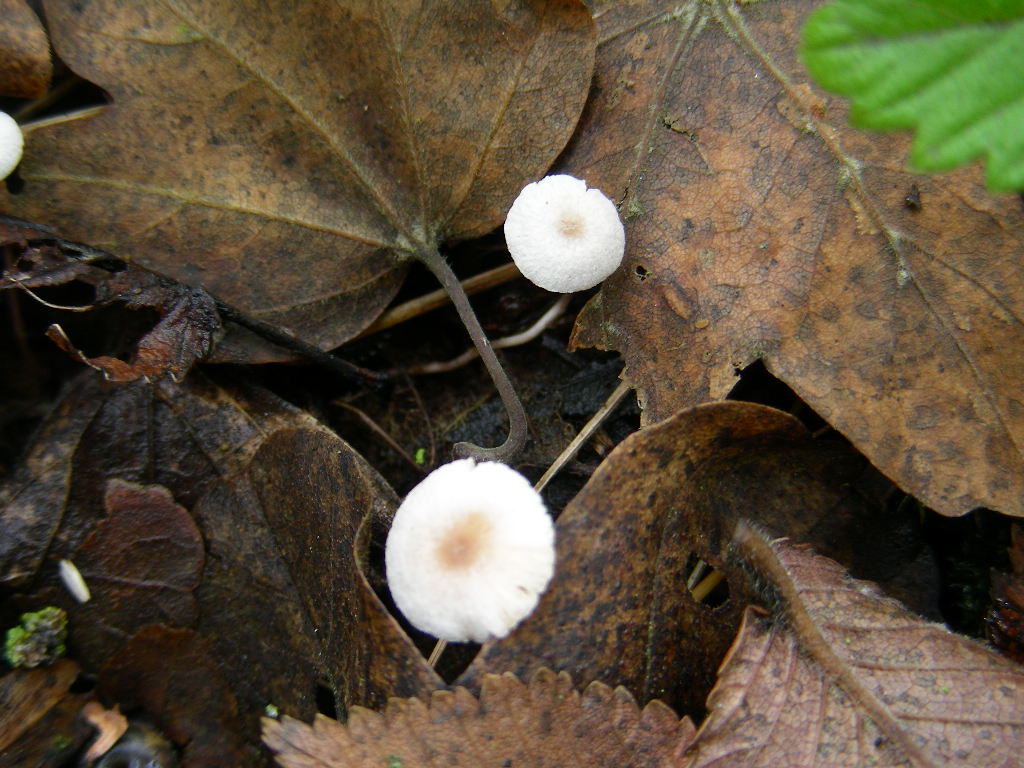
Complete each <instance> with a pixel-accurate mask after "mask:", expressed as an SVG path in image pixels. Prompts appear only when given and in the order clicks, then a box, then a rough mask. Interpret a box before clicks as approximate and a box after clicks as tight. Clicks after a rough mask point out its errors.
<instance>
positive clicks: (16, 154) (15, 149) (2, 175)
mask: <svg viewBox="0 0 1024 768" xmlns="http://www.w3.org/2000/svg"><path fill="white" fill-rule="evenodd" d="M24 146H25V139H24V137H23V136H22V135H21V128H20V127H19V126H18V123H17V122H16V121H15V119H14V118H13V117H11V116H10V115H8V114H7V113H6V112H0V179H6V178H7V177H8V176H10V175H11V171H13V170H14V169H15V167H16V166H17V165H18V163H20V162H21V150H22V148H23V147H24Z"/></svg>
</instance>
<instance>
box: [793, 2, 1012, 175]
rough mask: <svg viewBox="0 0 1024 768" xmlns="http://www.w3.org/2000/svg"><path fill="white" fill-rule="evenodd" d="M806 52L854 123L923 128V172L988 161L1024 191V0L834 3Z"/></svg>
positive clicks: (810, 26)
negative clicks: (841, 99)
mask: <svg viewBox="0 0 1024 768" xmlns="http://www.w3.org/2000/svg"><path fill="white" fill-rule="evenodd" d="M801 56H802V58H803V60H804V63H805V64H806V65H807V68H808V69H809V70H810V72H811V74H812V75H813V76H814V78H815V79H816V80H817V81H818V82H819V83H820V84H821V85H822V87H824V88H826V89H828V90H830V91H833V92H835V93H838V94H840V95H842V96H846V97H848V98H850V100H851V101H852V106H851V109H850V120H851V122H853V123H854V124H855V125H858V126H860V127H863V128H869V129H873V130H880V131H893V130H901V129H907V128H913V129H916V130H917V136H916V138H915V140H914V145H913V149H912V150H911V156H910V161H911V164H912V165H913V166H914V167H915V168H917V169H918V170H921V171H933V172H934V171H944V170H948V169H950V168H953V167H955V166H958V165H963V164H964V163H968V162H971V161H973V160H975V159H977V158H979V157H984V158H985V164H986V181H987V183H988V186H989V187H990V188H991V189H994V190H1013V189H1017V190H1022V189H1024V130H1022V126H1024V0H914V2H893V0H835V2H832V3H829V4H828V5H826V6H824V7H822V8H820V9H818V10H817V11H816V12H815V13H814V14H812V15H811V17H810V18H809V19H808V21H807V24H806V25H805V26H804V29H803V46H802V48H801Z"/></svg>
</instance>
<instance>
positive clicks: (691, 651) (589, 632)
mask: <svg viewBox="0 0 1024 768" xmlns="http://www.w3.org/2000/svg"><path fill="white" fill-rule="evenodd" d="M866 471H867V472H868V473H869V474H870V469H869V468H867V467H866V462H865V461H864V459H863V458H862V457H860V456H858V455H856V454H855V453H854V452H852V451H850V450H849V448H848V447H846V446H843V445H841V444H835V443H828V442H823V441H820V440H812V439H811V438H810V437H809V436H808V435H807V433H806V431H805V430H804V428H803V427H802V426H801V425H800V424H799V422H797V421H796V420H795V419H794V418H792V417H791V416H789V415H788V414H785V413H782V412H781V411H777V410H774V409H772V408H767V407H764V406H760V405H753V404H750V403H741V402H732V401H730V402H724V403H712V404H708V405H705V406H700V407H698V408H694V409H689V410H686V411H682V412H680V413H679V414H676V415H675V416H674V417H673V418H671V419H668V420H666V421H664V422H662V423H660V424H657V425H654V426H651V427H648V428H647V429H644V430H641V431H640V432H638V433H636V434H634V435H631V436H630V437H629V438H627V439H626V440H624V441H623V442H622V444H621V445H619V446H618V447H617V448H616V449H615V450H614V451H613V452H612V453H611V454H610V455H609V456H608V458H607V459H606V460H605V461H604V462H603V463H602V465H601V466H600V467H599V468H598V469H597V471H596V472H595V473H594V475H593V476H592V477H591V479H590V481H589V482H588V483H587V485H586V486H585V487H584V488H583V490H582V491H580V493H579V494H578V495H577V497H576V498H575V499H574V500H573V501H572V502H571V503H570V504H569V506H568V507H566V509H565V511H564V512H563V513H562V514H561V516H560V517H559V519H558V523H557V533H558V535H557V551H558V556H557V562H556V568H555V577H554V580H553V581H552V584H551V586H550V587H549V589H548V591H547V592H546V593H545V594H544V596H543V597H542V598H541V601H540V604H539V605H538V607H537V609H536V610H535V611H534V613H533V614H532V615H531V616H530V617H529V618H528V619H527V620H526V621H524V622H523V624H522V625H521V626H520V627H519V628H518V629H516V630H515V631H514V632H513V633H512V634H511V635H509V636H508V637H507V638H503V639H501V640H497V641H494V642H492V643H489V644H488V645H485V646H484V647H483V649H482V650H481V651H480V653H479V655H478V656H477V658H476V659H475V660H474V662H473V663H472V665H471V666H470V668H469V669H468V670H467V672H466V673H465V674H464V675H463V677H462V678H461V680H460V682H461V683H462V684H465V685H470V686H472V685H475V684H478V681H479V679H480V676H481V675H482V674H484V673H488V672H493V673H501V672H505V671H510V672H513V673H514V674H517V675H519V676H520V677H527V676H528V675H530V674H531V673H532V671H533V670H535V669H536V668H537V667H539V666H548V667H551V668H554V667H556V666H558V667H560V668H562V669H565V670H566V671H567V672H569V673H570V674H571V675H572V676H573V677H574V678H575V679H577V680H580V681H582V682H589V681H591V680H614V681H615V682H616V683H618V684H620V685H624V686H625V687H627V688H628V689H629V690H630V691H632V693H633V694H634V695H635V696H636V697H637V699H638V700H639V701H640V702H647V701H649V700H650V699H652V698H659V699H661V700H663V701H665V702H667V703H668V704H669V705H670V706H673V707H674V708H676V709H677V710H678V711H681V712H686V713H691V714H697V713H699V712H701V711H702V708H703V704H704V700H705V697H706V696H707V693H708V691H710V690H711V687H712V685H713V684H714V675H715V669H716V668H717V667H718V664H719V662H720V660H721V658H722V657H723V656H724V655H725V652H726V650H727V649H728V647H729V645H730V643H731V642H732V640H733V638H734V636H735V632H736V629H737V627H738V626H739V621H740V618H741V615H742V612H743V609H744V608H745V607H746V605H747V604H748V603H750V602H752V601H756V599H757V595H756V593H755V592H754V591H753V590H751V588H750V584H749V582H748V578H747V576H746V574H745V573H744V572H742V571H741V570H739V569H737V568H735V567H734V566H733V564H732V563H731V562H730V561H728V560H727V559H726V558H725V555H724V553H725V551H726V549H727V547H728V545H729V540H730V538H729V537H730V536H731V533H732V528H733V525H734V522H735V520H736V519H737V517H754V518H756V519H757V520H759V521H760V522H761V523H762V524H765V525H770V526H771V527H772V528H773V529H774V530H776V531H779V532H786V533H789V534H791V535H793V536H797V537H800V538H802V539H806V540H809V541H814V542H815V543H816V544H819V545H820V546H821V547H822V548H823V549H827V551H829V552H830V553H834V554H836V555H837V556H839V557H842V558H844V559H846V560H847V561H848V562H850V563H854V564H855V565H856V566H857V567H858V570H859V571H860V572H861V573H865V572H866V573H870V574H871V575H872V576H874V577H877V578H884V579H885V580H887V581H889V580H896V581H900V580H902V579H903V578H905V577H906V576H908V575H909V576H911V577H916V578H918V579H919V580H921V581H922V582H923V583H924V584H928V583H929V582H928V581H927V580H926V578H928V577H924V578H923V577H922V576H921V574H922V573H924V574H930V569H928V568H927V565H928V563H927V561H924V562H919V561H918V558H917V553H914V552H909V551H907V550H906V549H900V548H899V542H900V541H901V540H902V539H903V538H905V537H904V536H900V535H895V534H896V533H897V531H898V530H899V529H898V528H897V527H896V526H894V525H893V522H892V521H891V520H889V521H887V520H886V518H885V516H884V515H883V514H881V513H882V511H883V510H881V509H880V508H879V507H878V506H877V505H875V504H873V503H871V502H870V500H869V499H866V498H864V497H862V496H861V495H860V494H859V493H858V491H857V488H858V485H859V484H860V483H861V482H862V476H863V475H864V473H865V472H866ZM883 531H884V532H886V533H887V534H894V535H884V534H882V532H883ZM698 558H702V559H703V560H704V561H705V562H707V563H709V564H711V565H712V566H714V567H717V568H720V569H722V570H723V571H724V572H725V574H726V577H727V581H728V588H729V599H728V600H727V601H726V602H725V603H724V604H722V605H719V606H717V607H714V606H713V605H710V604H707V603H705V602H698V601H696V600H695V599H693V597H691V595H690V593H689V590H687V588H686V586H685V585H686V582H687V578H688V577H689V576H690V571H691V569H692V568H693V566H694V564H695V563H696V561H697V559H698ZM922 566H924V567H922ZM929 577H930V576H929ZM923 591H924V592H925V594H926V595H927V594H929V592H928V589H927V588H926V587H925V588H924V590H923ZM915 594H916V593H915ZM922 602H925V603H927V602H928V600H927V599H925V600H923V601H922Z"/></svg>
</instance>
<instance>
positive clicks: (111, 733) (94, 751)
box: [82, 701, 128, 763]
mask: <svg viewBox="0 0 1024 768" xmlns="http://www.w3.org/2000/svg"><path fill="white" fill-rule="evenodd" d="M82 717H83V718H84V719H85V720H87V721H88V723H89V725H91V726H92V727H93V728H95V729H96V740H95V741H94V742H93V743H92V744H90V745H89V751H88V752H86V753H85V757H84V758H83V759H84V760H85V762H86V763H91V762H93V761H94V760H97V759H99V758H100V757H102V756H103V755H105V754H106V753H107V752H109V751H110V748H111V747H112V746H114V744H115V743H117V740H118V739H120V738H121V737H122V736H124V732H125V731H127V730H128V719H127V718H126V717H125V716H124V715H122V714H121V708H120V707H118V706H117V705H115V706H114V708H113V709H107V708H106V707H104V706H103V705H102V704H100V703H99V702H98V701H90V702H89V703H88V704H86V705H85V706H84V707H82Z"/></svg>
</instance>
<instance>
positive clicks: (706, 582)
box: [690, 568, 725, 603]
mask: <svg viewBox="0 0 1024 768" xmlns="http://www.w3.org/2000/svg"><path fill="white" fill-rule="evenodd" d="M724 578H725V574H724V573H722V572H721V571H720V570H718V569H717V568H716V569H715V570H713V571H712V572H711V573H709V574H708V575H707V576H705V577H704V579H703V580H702V581H701V583H700V584H698V585H697V586H696V587H694V588H693V589H691V590H690V595H691V596H692V597H693V599H694V600H696V601H697V602H698V603H702V602H704V598H706V597H707V596H708V595H710V594H711V592H712V591H713V590H714V588H715V587H717V586H718V585H719V584H721V583H722V579H724Z"/></svg>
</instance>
